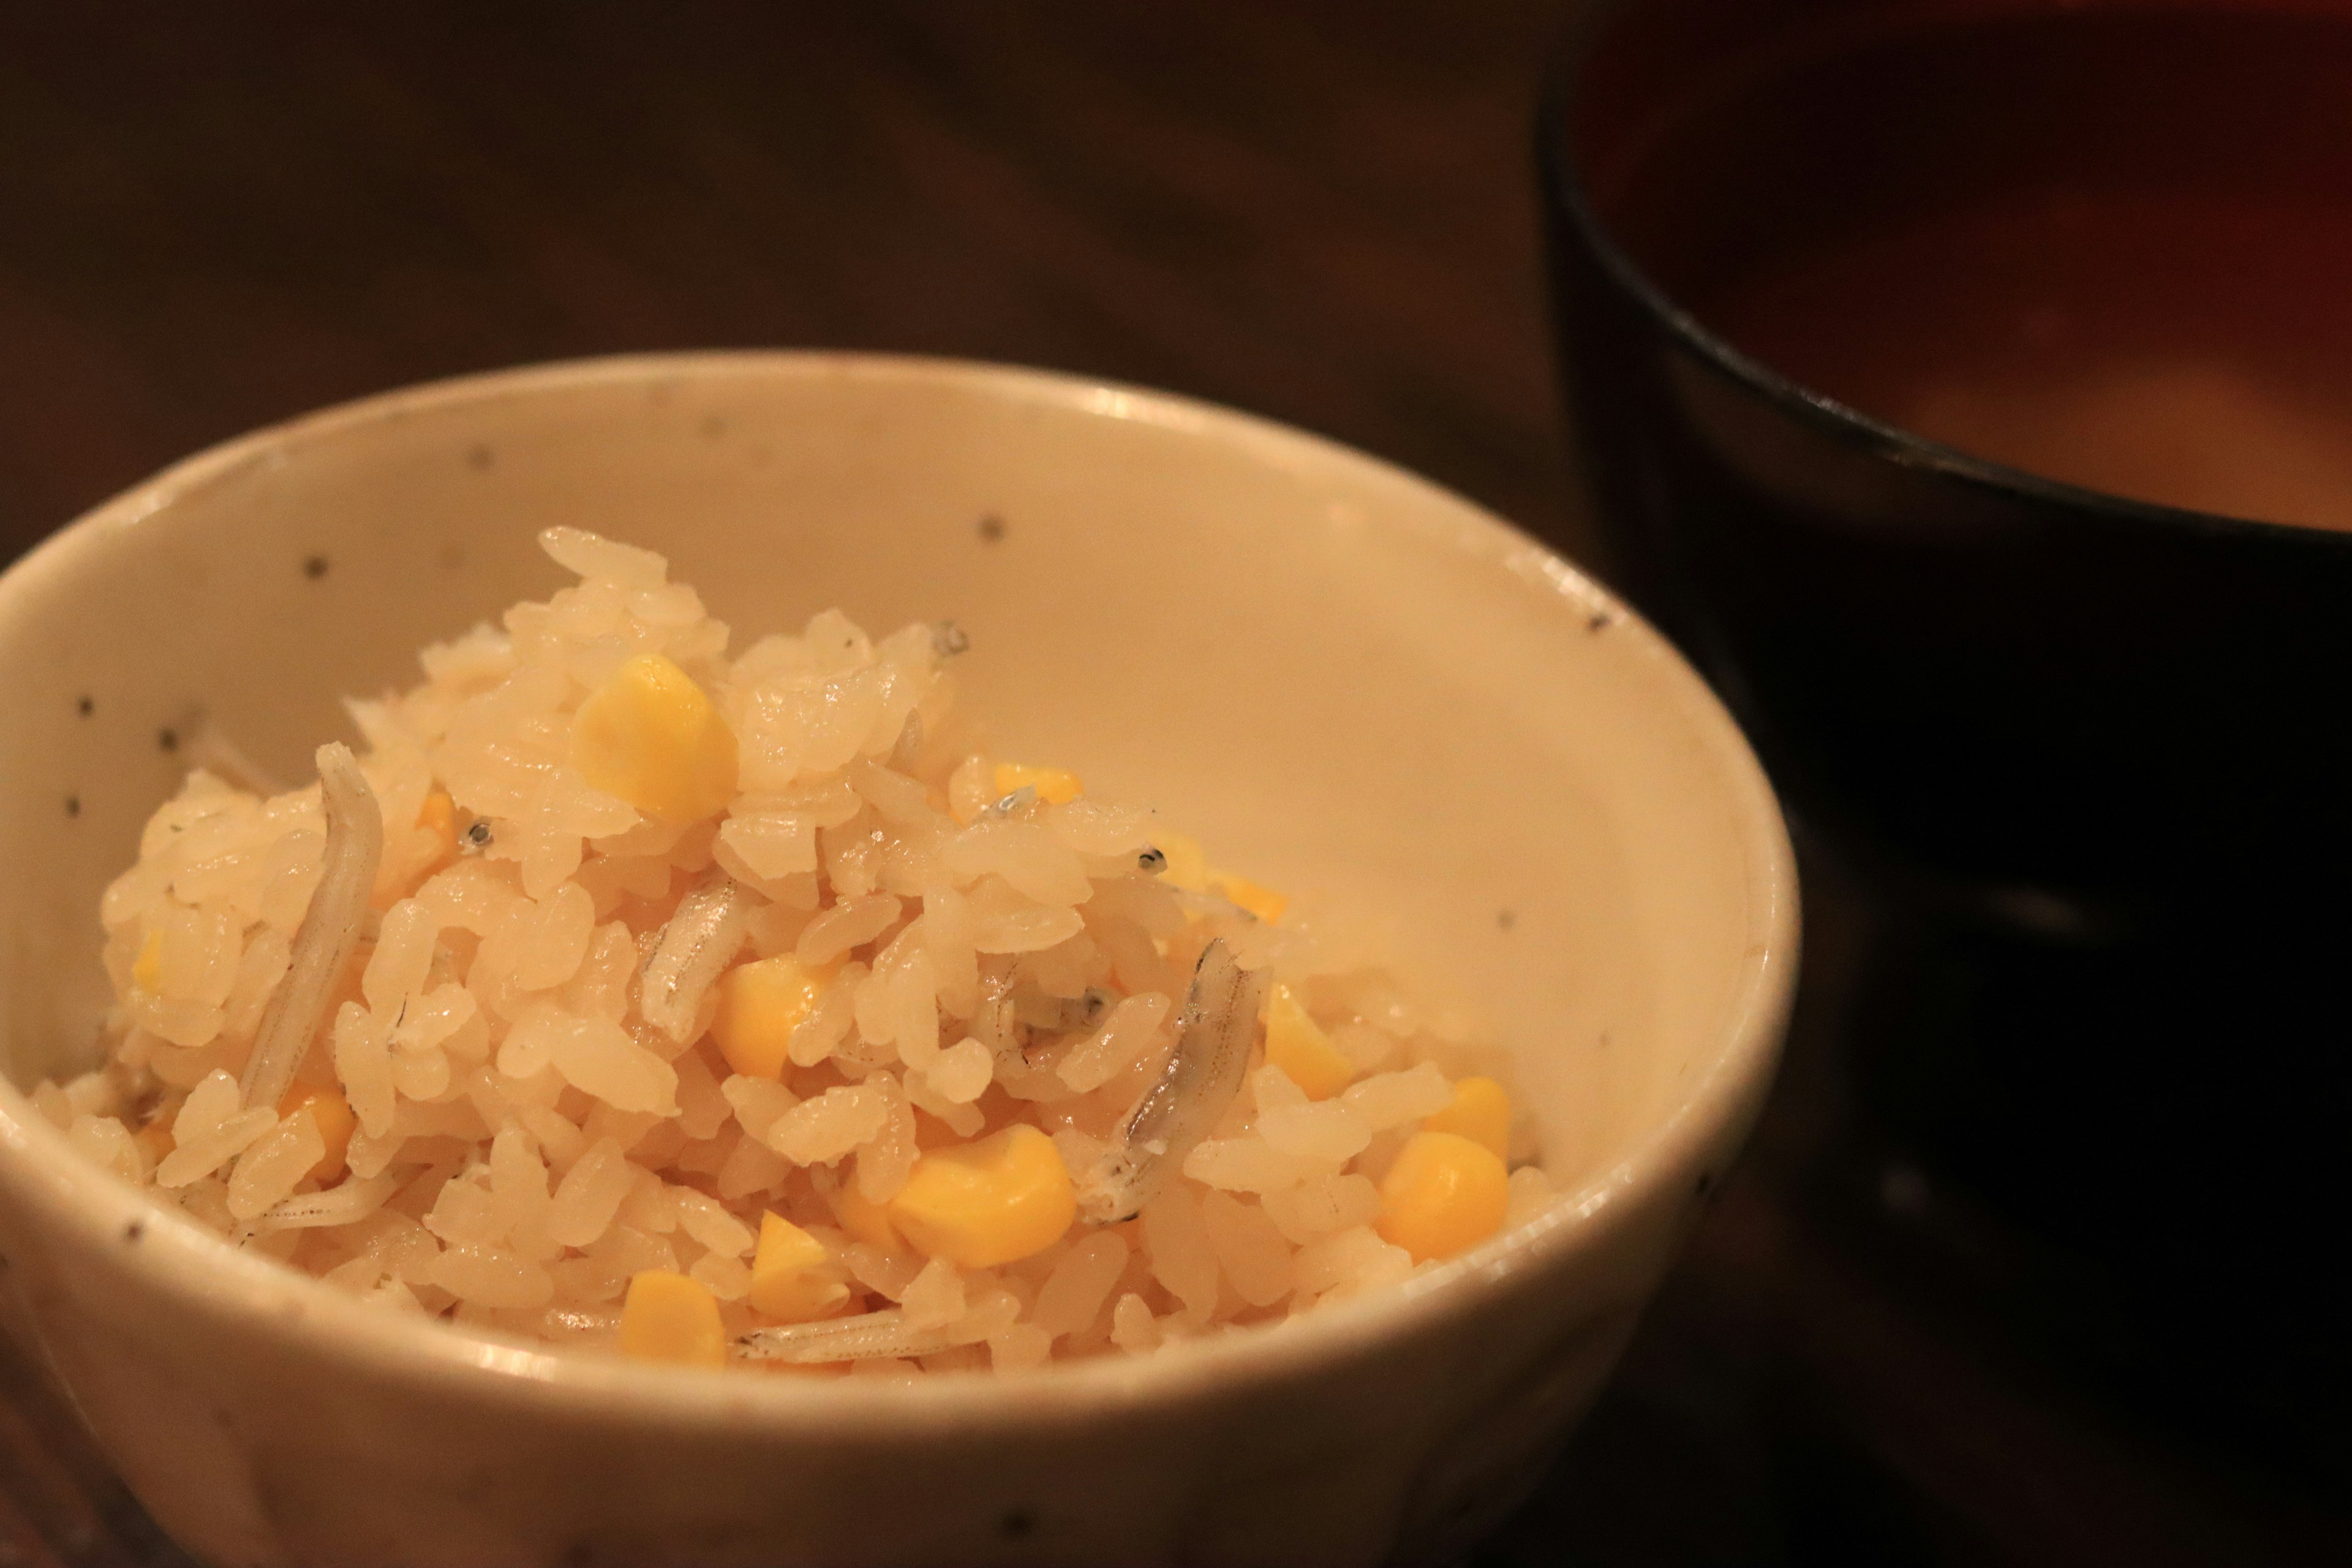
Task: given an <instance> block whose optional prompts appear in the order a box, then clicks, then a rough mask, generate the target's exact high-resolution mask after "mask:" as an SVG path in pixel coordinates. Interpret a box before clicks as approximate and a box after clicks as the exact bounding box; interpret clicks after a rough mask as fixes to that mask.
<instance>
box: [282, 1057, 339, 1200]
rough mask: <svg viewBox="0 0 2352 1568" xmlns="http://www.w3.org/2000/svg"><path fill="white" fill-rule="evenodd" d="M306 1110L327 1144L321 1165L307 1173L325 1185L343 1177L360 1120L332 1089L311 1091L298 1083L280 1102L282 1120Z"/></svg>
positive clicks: (306, 1086) (320, 1160)
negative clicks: (346, 1156) (345, 1161)
mask: <svg viewBox="0 0 2352 1568" xmlns="http://www.w3.org/2000/svg"><path fill="white" fill-rule="evenodd" d="M298 1110H309V1111H310V1122H311V1125H313V1126H315V1127H316V1128H318V1130H319V1136H320V1138H321V1139H322V1140H324V1141H325V1142H326V1145H327V1152H325V1153H324V1154H322V1155H320V1157H319V1163H317V1164H315V1165H313V1166H311V1167H310V1170H309V1171H307V1172H306V1173H305V1174H306V1175H309V1176H312V1177H315V1178H317V1180H318V1182H319V1184H320V1185H322V1186H323V1185H326V1184H329V1183H331V1182H332V1181H333V1180H334V1179H335V1178H336V1177H337V1176H340V1175H341V1174H342V1173H343V1159H344V1156H345V1155H347V1154H348V1153H350V1152H351V1147H352V1129H353V1128H355V1127H357V1126H358V1125H359V1119H358V1118H357V1117H355V1116H353V1115H352V1108H351V1104H350V1102H349V1101H347V1100H344V1099H343V1097H342V1096H341V1094H339V1093H337V1092H336V1091H335V1090H333V1089H312V1088H310V1086H308V1085H307V1084H299V1083H298V1084H296V1085H295V1086H294V1087H293V1088H291V1089H288V1090H287V1091H286V1098H284V1099H283V1100H279V1101H278V1115H279V1116H280V1117H288V1116H291V1115H293V1114H294V1113H295V1112H296V1111H298Z"/></svg>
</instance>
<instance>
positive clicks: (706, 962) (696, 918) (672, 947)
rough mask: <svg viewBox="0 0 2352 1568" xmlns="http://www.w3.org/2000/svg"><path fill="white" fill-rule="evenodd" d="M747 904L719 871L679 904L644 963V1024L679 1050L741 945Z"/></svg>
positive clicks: (745, 897)
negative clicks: (721, 974)
mask: <svg viewBox="0 0 2352 1568" xmlns="http://www.w3.org/2000/svg"><path fill="white" fill-rule="evenodd" d="M750 921H751V895H750V894H748V893H746V892H745V891H744V890H743V889H742V887H741V886H740V885H739V884H738V883H737V882H736V881H735V880H734V879H732V878H730V877H729V876H728V875H727V874H726V873H725V872H723V871H714V872H712V873H711V874H710V876H709V879H707V880H705V881H704V882H703V884H702V886H700V887H698V888H697V889H695V890H694V891H692V892H691V893H688V895H687V896H686V897H685V898H684V899H683V900H679V903H678V906H677V913H675V914H673V915H671V916H670V918H669V923H668V924H667V925H666V926H664V927H662V933H661V937H660V939H659V940H658V941H657V942H655V944H654V951H653V954H652V956H651V957H649V958H647V959H646V968H645V976H644V982H643V985H642V987H641V991H640V999H639V1002H638V1009H639V1011H641V1012H643V1013H644V1014H645V1017H646V1023H648V1024H651V1025H652V1026H654V1027H655V1028H656V1029H659V1030H660V1031H661V1032H662V1033H663V1034H665V1035H667V1036H668V1037H670V1038H671V1039H673V1040H676V1041H677V1042H678V1043H680V1044H681V1045H683V1044H684V1043H685V1042H686V1041H688V1039H691V1038H692V1037H693V1035H694V1021H695V1017H696V1015H697V1014H698V1013H699V1012H700V1011H701V1009H702V999H703V997H704V996H705V995H706V994H708V993H709V990H710V987H711V985H712V984H714V983H716V982H717V980H718V979H719V973H720V972H721V971H723V970H725V969H726V967H727V965H728V963H729V962H730V961H731V960H732V959H733V958H734V956H735V954H736V952H738V951H739V950H740V948H741V947H742V945H743V935H744V932H745V931H746V930H747V929H748V928H749V925H750Z"/></svg>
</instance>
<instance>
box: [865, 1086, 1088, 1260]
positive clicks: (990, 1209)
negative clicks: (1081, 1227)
mask: <svg viewBox="0 0 2352 1568" xmlns="http://www.w3.org/2000/svg"><path fill="white" fill-rule="evenodd" d="M889 1206H890V1217H891V1219H892V1220H893V1221H895V1222H896V1223H897V1225H898V1228H899V1230H901V1231H902V1232H904V1233H905V1234H906V1237H907V1239H908V1241H911V1242H913V1243H914V1244H915V1246H916V1247H918V1248H919V1249H920V1250H922V1251H923V1252H926V1253H929V1255H931V1256H932V1257H935V1258H940V1257H943V1258H947V1259H948V1260H949V1261H950V1262H951V1263H955V1264H958V1265H960V1266H961V1267H962V1268H996V1267H998V1266H999V1265H1001V1264H1006V1263H1011V1262H1013V1261H1014V1260H1016V1259H1018V1258H1026V1257H1028V1256H1029V1255H1030V1254H1032V1253H1034V1252H1042V1251H1044V1250H1045V1248H1046V1247H1051V1246H1052V1245H1053V1244H1054V1242H1055V1238H1057V1237H1060V1236H1061V1234H1062V1233H1063V1232H1064V1231H1066V1230H1067V1229H1069V1228H1070V1222H1071V1221H1072V1220H1073V1219H1075V1218H1076V1217H1077V1213H1078V1200H1077V1194H1076V1192H1075V1191H1074V1190H1073V1189H1072V1187H1071V1185H1070V1173H1069V1172H1068V1171H1066V1170H1065V1169H1064V1168H1063V1166H1062V1156H1061V1152H1060V1151H1058V1150H1056V1149H1055V1147H1054V1141H1053V1140H1052V1139H1051V1138H1048V1137H1046V1136H1045V1134H1044V1133H1043V1132H1040V1131H1037V1129H1035V1128H1034V1127H1032V1126H1030V1125H1029V1124H1028V1123H1027V1122H1015V1123H1013V1125H1012V1126H1010V1127H1008V1128H1006V1129H1004V1131H1002V1132H997V1133H992V1134H991V1135H990V1136H988V1137H986V1138H982V1140H980V1141H979V1142H976V1143H961V1144H958V1145H956V1146H955V1147H954V1148H951V1149H935V1150H933V1151H932V1152H929V1153H928V1154H926V1155H924V1156H923V1157H922V1158H921V1159H919V1160H918V1161H916V1162H915V1168H914V1170H913V1171H912V1172H911V1173H909V1174H908V1177H907V1184H906V1185H905V1186H903V1187H901V1188H899V1189H898V1196H897V1197H895V1198H892V1199H891V1200H890V1205H889Z"/></svg>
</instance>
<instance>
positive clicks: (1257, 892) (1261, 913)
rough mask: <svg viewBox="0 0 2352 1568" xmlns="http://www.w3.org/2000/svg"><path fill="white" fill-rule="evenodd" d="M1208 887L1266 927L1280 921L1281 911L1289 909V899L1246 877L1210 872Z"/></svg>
mask: <svg viewBox="0 0 2352 1568" xmlns="http://www.w3.org/2000/svg"><path fill="white" fill-rule="evenodd" d="M1209 885H1210V886H1211V887H1213V888H1214V889H1217V891H1219V892H1221V893H1223V894H1224V896H1225V897H1227V898H1229V899H1231V900H1233V901H1234V903H1236V904H1239V905H1240V906H1241V907H1242V908H1243V909H1245V910H1248V911H1249V912H1250V913H1252V914H1254V915H1255V916H1256V917H1257V918H1258V919H1260V920H1262V921H1265V923H1266V924H1268V925H1272V924H1273V923H1274V922H1275V921H1278V920H1280V919H1281V918H1282V911H1283V910H1286V909H1288V908H1289V907H1290V900H1289V899H1287V898H1286V897H1285V896H1283V895H1282V894H1280V893H1277V892H1276V891H1275V890H1274V889H1272V888H1269V887H1267V886H1266V885H1265V883H1263V882H1253V881H1251V880H1250V879H1248V878H1247V877H1234V876H1228V875H1227V874H1226V873H1224V872H1223V871H1212V872H1210V873H1209Z"/></svg>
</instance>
